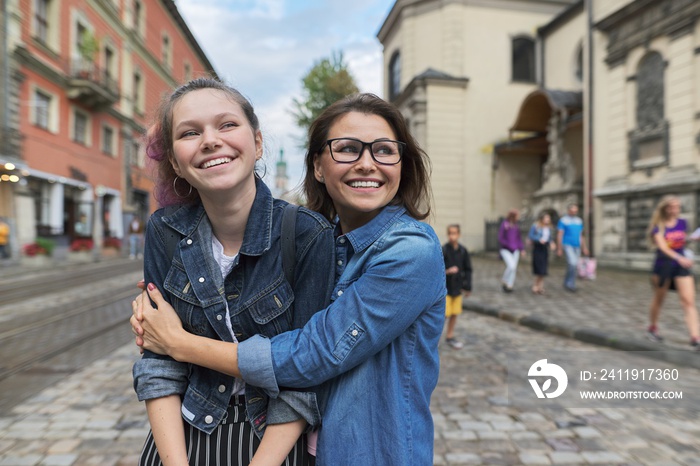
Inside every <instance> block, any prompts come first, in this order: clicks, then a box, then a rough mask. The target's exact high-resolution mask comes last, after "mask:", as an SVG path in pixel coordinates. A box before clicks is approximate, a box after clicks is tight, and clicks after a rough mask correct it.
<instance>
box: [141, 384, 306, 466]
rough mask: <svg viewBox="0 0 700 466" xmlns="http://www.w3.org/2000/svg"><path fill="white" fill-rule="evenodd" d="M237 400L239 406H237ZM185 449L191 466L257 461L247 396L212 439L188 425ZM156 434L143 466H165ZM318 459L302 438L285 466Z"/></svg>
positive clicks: (239, 398)
mask: <svg viewBox="0 0 700 466" xmlns="http://www.w3.org/2000/svg"><path fill="white" fill-rule="evenodd" d="M234 400H235V402H234ZM184 427H185V448H186V449H187V458H188V459H189V463H190V466H247V465H248V464H250V461H251V460H252V459H253V455H254V454H255V450H257V449H258V446H259V445H260V440H259V439H258V437H257V436H256V435H255V432H254V431H253V427H252V426H251V424H250V422H249V421H248V417H247V415H246V410H245V399H244V397H243V396H235V397H234V398H233V399H232V400H231V405H229V408H228V417H227V418H226V420H224V422H222V423H221V424H219V426H218V427H217V428H216V429H215V430H214V432H212V433H211V435H208V434H206V433H204V432H202V431H201V430H199V429H197V428H195V427H192V426H191V425H190V424H189V423H187V422H185V423H184ZM162 464H163V463H162V462H161V461H160V456H159V455H158V450H157V449H156V444H155V442H154V441H153V433H152V432H149V433H148V437H147V438H146V443H145V444H144V446H143V450H142V451H141V457H140V458H139V466H162ZM314 464H315V457H314V456H312V455H310V454H309V453H308V451H307V449H306V435H302V436H301V437H300V438H299V440H298V441H297V443H296V444H295V445H294V448H293V449H292V451H291V452H290V453H289V455H288V456H287V459H286V460H285V462H284V463H282V465H283V466H313V465H314Z"/></svg>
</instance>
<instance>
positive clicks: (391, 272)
mask: <svg viewBox="0 0 700 466" xmlns="http://www.w3.org/2000/svg"><path fill="white" fill-rule="evenodd" d="M335 244H336V261H337V262H336V268H337V274H339V275H340V279H339V281H338V284H337V285H336V287H335V289H334V290H333V302H332V304H331V305H330V306H329V307H328V308H326V309H325V310H323V311H321V312H318V313H317V314H315V315H314V316H313V317H312V318H311V320H309V322H308V323H307V324H306V325H305V326H304V328H303V329H300V330H294V331H291V332H286V333H283V334H281V335H278V336H276V337H274V338H272V339H267V338H264V337H260V336H256V337H253V338H250V339H248V340H247V341H245V342H242V343H241V344H240V345H239V347H238V362H239V367H240V369H241V373H242V374H243V376H244V378H246V380H248V381H249V382H250V383H254V384H256V385H257V386H259V387H262V388H264V389H265V390H267V391H268V393H270V394H271V395H272V396H275V394H276V393H277V391H278V390H279V386H289V387H298V388H303V387H309V386H313V385H317V384H319V383H321V382H324V381H328V382H327V383H326V384H324V390H325V391H326V392H325V393H324V395H325V396H327V404H326V407H325V411H324V414H323V427H322V428H321V432H320V436H319V443H318V450H317V453H318V456H317V464H318V465H319V466H321V465H357V464H376V465H382V466H387V465H389V466H391V465H396V466H406V465H431V464H433V441H434V439H433V420H432V416H431V414H430V409H429V405H430V396H431V394H432V392H433V390H434V388H435V385H436V384H437V380H438V372H439V366H440V363H439V356H438V343H439V339H440V334H441V332H442V328H443V323H444V319H445V295H446V289H445V264H444V261H443V258H442V250H441V247H440V242H439V241H438V238H437V236H436V235H435V232H434V231H433V229H432V228H431V227H430V226H428V225H427V224H425V223H421V222H418V221H416V220H415V219H413V218H411V217H409V216H408V214H407V213H406V212H405V209H404V208H402V207H396V206H389V207H385V208H384V209H383V211H382V212H380V214H379V215H378V216H377V217H375V218H374V219H373V220H372V221H370V222H369V223H368V224H367V225H364V226H363V227H361V228H358V229H356V230H353V231H352V232H350V233H348V234H347V235H340V236H338V237H337V238H336V241H335ZM262 355H264V357H261V356H262ZM329 379H330V380H329Z"/></svg>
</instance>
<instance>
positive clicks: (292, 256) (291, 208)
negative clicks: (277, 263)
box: [281, 204, 299, 288]
mask: <svg viewBox="0 0 700 466" xmlns="http://www.w3.org/2000/svg"><path fill="white" fill-rule="evenodd" d="M298 210H299V206H298V205H294V204H287V205H286V206H285V207H284V212H283V213H282V234H281V241H282V270H283V271H284V277H285V278H286V279H287V282H288V283H289V284H290V285H291V286H292V288H294V268H295V267H296V255H297V252H296V241H295V236H296V235H295V233H296V221H297V211H298Z"/></svg>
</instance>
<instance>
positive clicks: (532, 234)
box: [527, 223, 554, 244]
mask: <svg viewBox="0 0 700 466" xmlns="http://www.w3.org/2000/svg"><path fill="white" fill-rule="evenodd" d="M543 234H544V228H541V227H539V226H538V225H537V223H533V224H532V226H531V227H530V231H529V232H528V235H527V237H528V239H529V240H530V241H532V242H533V243H539V242H540V240H541V239H542V235H543ZM552 236H554V228H552V227H549V239H548V240H547V244H549V243H550V242H552V241H553V240H554V238H553V237H552Z"/></svg>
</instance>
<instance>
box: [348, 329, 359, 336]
mask: <svg viewBox="0 0 700 466" xmlns="http://www.w3.org/2000/svg"><path fill="white" fill-rule="evenodd" d="M358 333H359V332H358V331H357V330H353V331H352V332H350V335H352V336H353V337H356V336H357V334H358Z"/></svg>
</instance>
